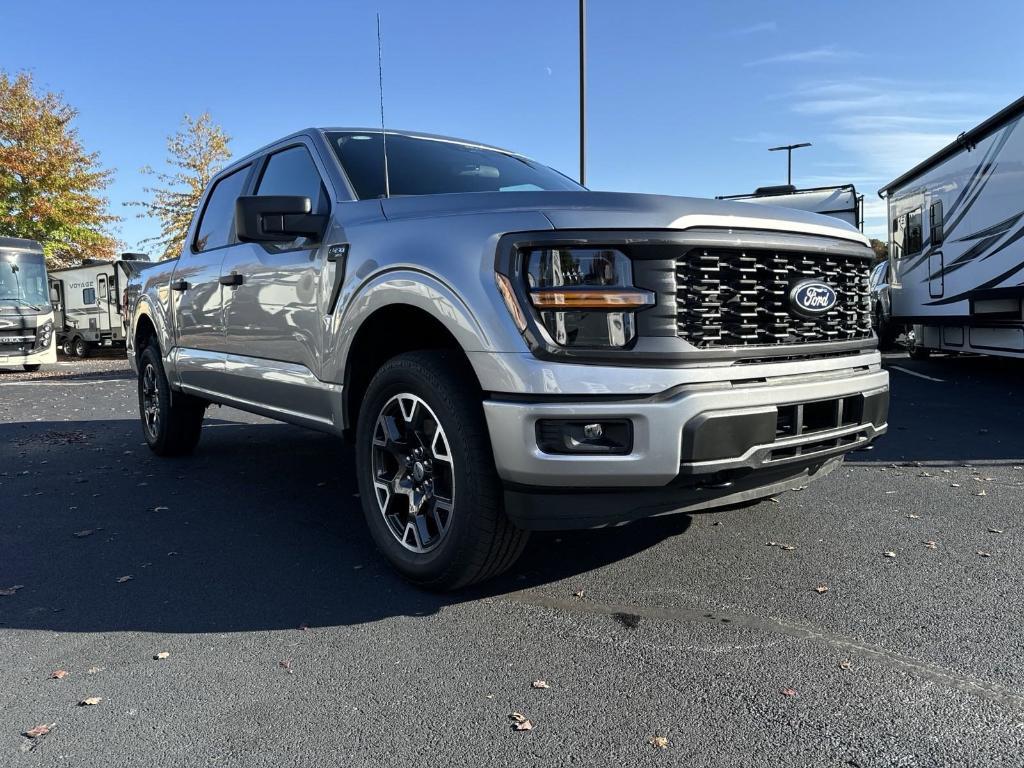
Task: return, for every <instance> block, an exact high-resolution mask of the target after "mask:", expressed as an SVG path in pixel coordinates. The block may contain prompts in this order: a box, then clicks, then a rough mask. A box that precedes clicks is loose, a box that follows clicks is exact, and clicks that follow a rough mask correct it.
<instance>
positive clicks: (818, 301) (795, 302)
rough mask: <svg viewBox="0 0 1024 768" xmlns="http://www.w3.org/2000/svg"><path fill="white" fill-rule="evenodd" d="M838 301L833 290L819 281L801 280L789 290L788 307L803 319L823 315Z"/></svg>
mask: <svg viewBox="0 0 1024 768" xmlns="http://www.w3.org/2000/svg"><path fill="white" fill-rule="evenodd" d="M838 301H839V297H838V296H837V295H836V292H835V289H834V288H832V286H830V285H827V284H825V283H823V282H821V281H820V280H801V281H800V282H799V283H796V284H795V285H794V286H793V287H792V288H790V290H789V304H790V307H791V308H792V309H793V311H795V312H796V313H797V314H798V315H803V316H804V317H818V316H819V315H823V314H824V313H826V312H828V311H829V310H830V309H832V308H833V307H834V306H835V305H836V303H837V302H838Z"/></svg>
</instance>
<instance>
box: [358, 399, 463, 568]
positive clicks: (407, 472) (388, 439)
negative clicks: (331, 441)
mask: <svg viewBox="0 0 1024 768" xmlns="http://www.w3.org/2000/svg"><path fill="white" fill-rule="evenodd" d="M371 440H372V446H371V472H372V481H373V487H374V495H375V497H376V501H377V506H378V507H379V509H380V511H381V514H382V516H383V517H384V521H385V523H386V524H387V527H388V529H389V530H390V531H391V534H392V535H393V536H394V538H395V539H396V540H397V541H398V542H399V543H400V544H401V545H402V547H404V548H405V549H407V550H410V551H412V552H415V553H417V554H423V553H426V552H429V551H431V550H433V549H434V548H435V547H437V546H438V544H439V543H440V542H441V540H442V538H443V537H444V536H445V534H446V533H447V531H448V529H449V528H450V527H451V521H452V515H453V513H454V508H455V507H454V491H455V488H454V485H455V473H454V460H453V457H452V455H451V449H450V446H449V443H448V439H447V436H446V435H445V433H444V429H443V428H442V426H441V424H440V422H439V421H438V419H437V416H436V415H435V414H434V412H433V410H431V408H430V406H429V405H428V404H427V403H426V402H425V401H424V400H423V399H422V398H420V397H419V396H417V395H413V394H410V393H401V394H398V395H395V396H394V397H392V398H391V399H390V400H388V401H387V402H386V403H385V404H384V405H383V406H382V407H381V409H380V411H379V413H378V414H377V421H376V422H375V423H374V429H373V434H372V436H371Z"/></svg>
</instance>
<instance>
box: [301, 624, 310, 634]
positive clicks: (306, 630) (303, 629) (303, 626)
mask: <svg viewBox="0 0 1024 768" xmlns="http://www.w3.org/2000/svg"><path fill="white" fill-rule="evenodd" d="M299 631H300V632H309V627H308V626H307V625H305V624H299Z"/></svg>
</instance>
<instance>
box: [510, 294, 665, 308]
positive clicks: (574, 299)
mask: <svg viewBox="0 0 1024 768" xmlns="http://www.w3.org/2000/svg"><path fill="white" fill-rule="evenodd" d="M530 301H532V302H533V306H535V307H536V308H537V309H557V310H563V311H564V310H573V309H599V310H600V309H603V310H612V311H615V310H628V309H642V308H643V307H649V306H651V305H653V304H654V294H653V293H651V292H650V291H637V290H615V289H612V290H600V291H587V290H578V289H577V290H568V289H561V290H558V289H555V290H551V289H545V290H541V291H533V292H531V293H530Z"/></svg>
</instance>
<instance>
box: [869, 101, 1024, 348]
mask: <svg viewBox="0 0 1024 768" xmlns="http://www.w3.org/2000/svg"><path fill="white" fill-rule="evenodd" d="M1022 116H1024V98H1020V99H1018V100H1017V101H1015V102H1014V103H1013V104H1010V105H1009V106H1008V107H1006V108H1005V109H1003V110H1002V111H1001V112H999V113H997V114H995V115H993V116H992V117H990V118H989V119H988V120H985V121H984V122H983V123H981V124H980V125H978V126H977V127H975V128H972V129H971V130H969V131H967V132H966V133H962V134H960V136H958V137H957V138H956V140H955V141H953V142H952V143H950V144H949V145H947V146H946V147H944V148H943V149H941V150H939V151H938V152H937V153H935V154H934V155H932V156H931V157H929V158H928V159H927V160H925V161H923V162H921V163H920V164H918V165H916V166H915V167H914V168H912V169H910V170H909V171H907V172H906V173H904V174H903V175H902V176H900V177H899V178H898V179H896V180H895V181H892V182H890V183H889V184H887V185H886V186H884V187H882V189H880V190H879V191H878V194H879V196H881V197H882V198H883V199H885V200H886V201H887V203H888V221H889V227H890V231H891V236H890V238H889V241H890V242H889V270H888V272H889V275H888V282H889V291H890V298H891V307H892V310H891V314H890V315H889V316H888V317H883V318H882V319H883V322H886V323H891V324H893V325H894V326H896V327H898V326H902V325H906V326H910V327H912V328H913V334H912V336H911V338H912V342H911V354H912V355H913V356H915V357H925V356H927V355H928V354H929V353H930V352H932V351H947V352H977V353H981V354H989V355H1000V356H1006V357H1024V127H1022V126H1021V117H1022ZM877 309H878V308H876V314H877ZM880 335H881V333H880Z"/></svg>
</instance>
